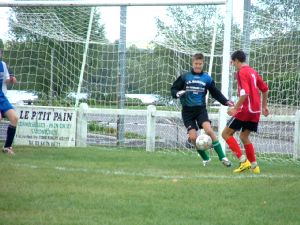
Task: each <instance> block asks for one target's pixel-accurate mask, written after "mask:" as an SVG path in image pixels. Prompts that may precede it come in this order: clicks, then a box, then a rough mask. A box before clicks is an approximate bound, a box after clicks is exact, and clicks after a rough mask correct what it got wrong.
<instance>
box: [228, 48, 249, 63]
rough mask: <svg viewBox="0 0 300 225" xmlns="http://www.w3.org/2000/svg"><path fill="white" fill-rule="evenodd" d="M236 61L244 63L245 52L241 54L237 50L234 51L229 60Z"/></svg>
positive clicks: (240, 51)
mask: <svg viewBox="0 0 300 225" xmlns="http://www.w3.org/2000/svg"><path fill="white" fill-rule="evenodd" d="M236 59H237V60H238V61H240V62H242V63H243V62H245V61H246V54H245V52H243V51H242V50H238V51H235V52H234V53H232V55H231V60H233V61H234V60H236Z"/></svg>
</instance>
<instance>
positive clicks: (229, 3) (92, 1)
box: [0, 0, 233, 149]
mask: <svg viewBox="0 0 300 225" xmlns="http://www.w3.org/2000/svg"><path fill="white" fill-rule="evenodd" d="M224 4H226V16H225V21H224V24H225V28H224V43H223V44H224V45H223V65H222V89H221V90H222V93H223V94H224V95H225V96H226V97H228V95H229V93H228V91H229V70H230V68H229V61H230V38H231V36H230V35H231V23H232V8H233V0H156V1H153V0H152V1H151V0H148V1H143V2H141V1H139V0H128V1H123V0H106V1H101V2H99V1H97V0H78V1H39V0H36V1H17V0H2V1H1V2H0V7H30V6H32V7H33V6H39V7H47V6H69V7H75V6H81V7H93V6H167V5H170V6H171V5H224ZM225 125H226V107H224V106H221V109H220V113H219V130H223V128H224V127H225ZM219 140H220V141H221V145H222V147H223V149H225V142H224V141H223V139H222V138H221V132H219Z"/></svg>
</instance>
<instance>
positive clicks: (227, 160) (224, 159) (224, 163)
mask: <svg viewBox="0 0 300 225" xmlns="http://www.w3.org/2000/svg"><path fill="white" fill-rule="evenodd" d="M221 162H222V164H223V165H224V166H226V167H231V165H232V163H231V162H230V161H229V159H228V158H227V157H224V158H223V159H222V160H221Z"/></svg>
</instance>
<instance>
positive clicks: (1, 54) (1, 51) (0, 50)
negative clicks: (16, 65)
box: [0, 49, 3, 59]
mask: <svg viewBox="0 0 300 225" xmlns="http://www.w3.org/2000/svg"><path fill="white" fill-rule="evenodd" d="M2 56H3V50H2V49H0V59H2Z"/></svg>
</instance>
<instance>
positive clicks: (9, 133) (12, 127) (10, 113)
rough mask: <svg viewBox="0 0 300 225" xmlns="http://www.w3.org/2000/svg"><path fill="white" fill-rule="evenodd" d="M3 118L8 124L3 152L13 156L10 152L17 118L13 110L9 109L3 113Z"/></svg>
mask: <svg viewBox="0 0 300 225" xmlns="http://www.w3.org/2000/svg"><path fill="white" fill-rule="evenodd" d="M5 116H6V117H7V119H8V120H9V122H10V124H9V125H8V127H7V136H6V140H5V144H4V148H3V151H4V152H6V153H9V154H14V152H13V150H12V143H13V141H14V138H15V134H16V127H17V123H18V116H17V114H16V111H15V110H14V109H9V110H7V111H6V112H5Z"/></svg>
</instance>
